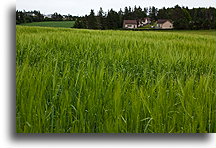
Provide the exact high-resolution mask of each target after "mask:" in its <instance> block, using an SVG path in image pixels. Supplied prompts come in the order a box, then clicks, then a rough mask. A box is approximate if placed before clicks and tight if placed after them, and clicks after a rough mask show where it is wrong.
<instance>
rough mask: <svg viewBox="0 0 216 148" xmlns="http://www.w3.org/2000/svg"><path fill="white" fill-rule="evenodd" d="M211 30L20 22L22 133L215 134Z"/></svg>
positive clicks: (18, 121) (19, 113) (18, 89)
mask: <svg viewBox="0 0 216 148" xmlns="http://www.w3.org/2000/svg"><path fill="white" fill-rule="evenodd" d="M215 45H216V38H215V37H214V36H206V35H205V36H203V35H193V34H191V35H187V34H183V33H180V34H179V33H175V32H173V33H169V32H134V31H96V30H77V29H55V28H42V27H23V26H17V27H16V47H17V50H16V130H17V132H18V133H205V132H216V100H215V62H216V61H215Z"/></svg>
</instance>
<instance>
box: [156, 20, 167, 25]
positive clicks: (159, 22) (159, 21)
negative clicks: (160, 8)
mask: <svg viewBox="0 0 216 148" xmlns="http://www.w3.org/2000/svg"><path fill="white" fill-rule="evenodd" d="M166 21H170V20H168V19H159V20H158V21H157V24H163V23H165V22H166Z"/></svg>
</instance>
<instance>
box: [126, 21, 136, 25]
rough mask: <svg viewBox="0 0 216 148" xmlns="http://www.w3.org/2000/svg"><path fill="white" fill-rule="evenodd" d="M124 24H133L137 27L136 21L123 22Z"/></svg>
mask: <svg viewBox="0 0 216 148" xmlns="http://www.w3.org/2000/svg"><path fill="white" fill-rule="evenodd" d="M124 24H135V25H137V21H136V20H124Z"/></svg>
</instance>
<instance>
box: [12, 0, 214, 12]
mask: <svg viewBox="0 0 216 148" xmlns="http://www.w3.org/2000/svg"><path fill="white" fill-rule="evenodd" d="M177 4H178V5H179V6H188V7H189V8H193V7H196V8H198V7H210V6H211V7H216V2H215V0H17V1H16V9H17V10H25V11H30V10H38V11H40V12H41V13H42V14H53V13H54V12H57V13H60V14H62V15H67V14H71V15H73V16H83V15H85V14H89V13H90V10H91V9H94V10H95V13H97V12H98V10H99V8H100V7H102V8H103V10H104V11H105V12H107V11H108V10H110V9H111V8H113V9H114V10H116V11H118V10H119V9H120V8H122V9H123V10H124V8H125V7H126V6H131V7H134V6H135V5H136V6H140V7H141V8H144V7H149V6H155V7H156V8H162V7H166V8H167V7H174V6H175V5H177Z"/></svg>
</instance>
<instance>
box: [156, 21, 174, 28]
mask: <svg viewBox="0 0 216 148" xmlns="http://www.w3.org/2000/svg"><path fill="white" fill-rule="evenodd" d="M155 28H157V29H173V23H172V22H171V21H170V20H167V19H159V20H158V21H157V25H156V27H155Z"/></svg>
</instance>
